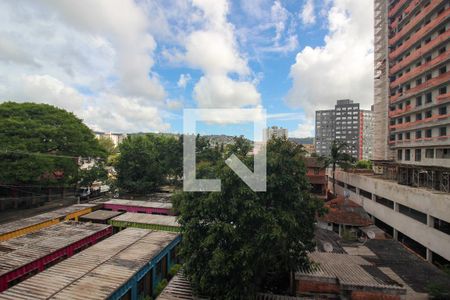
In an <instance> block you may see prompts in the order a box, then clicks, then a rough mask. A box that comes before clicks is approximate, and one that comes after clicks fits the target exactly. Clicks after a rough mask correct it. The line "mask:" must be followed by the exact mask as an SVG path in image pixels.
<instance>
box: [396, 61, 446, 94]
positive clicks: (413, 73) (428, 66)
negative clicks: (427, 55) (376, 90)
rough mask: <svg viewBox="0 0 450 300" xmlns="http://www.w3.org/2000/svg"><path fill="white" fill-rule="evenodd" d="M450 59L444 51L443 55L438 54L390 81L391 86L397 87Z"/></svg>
mask: <svg viewBox="0 0 450 300" xmlns="http://www.w3.org/2000/svg"><path fill="white" fill-rule="evenodd" d="M449 59H450V57H449V56H448V54H447V53H442V54H441V55H439V56H436V57H435V58H433V59H432V60H430V61H429V62H426V63H424V64H422V65H420V66H419V67H417V68H414V69H412V70H411V71H410V72H408V73H405V74H404V75H403V76H401V77H399V78H397V79H396V80H394V81H393V82H391V83H390V85H389V87H390V88H391V89H392V88H395V87H397V86H399V85H401V84H403V83H405V82H407V81H408V80H411V79H413V78H415V77H417V76H419V75H421V74H422V73H424V72H426V71H429V70H430V69H432V68H434V67H436V66H438V65H439V64H441V63H443V62H445V61H447V60H449Z"/></svg>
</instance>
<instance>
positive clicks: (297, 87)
mask: <svg viewBox="0 0 450 300" xmlns="http://www.w3.org/2000/svg"><path fill="white" fill-rule="evenodd" d="M372 7H373V1H371V0H334V2H333V3H332V7H331V9H330V10H329V12H328V26H329V27H328V34H327V36H326V37H325V45H324V46H321V47H315V48H312V47H309V46H307V47H305V48H304V49H303V50H302V51H300V52H299V53H298V54H297V56H296V60H295V63H294V64H293V65H292V66H291V71H290V76H291V78H292V80H293V85H292V88H291V89H290V91H289V92H288V94H287V97H286V101H287V103H288V104H289V105H291V106H292V107H299V108H302V109H303V110H304V111H305V114H306V118H309V119H314V111H315V110H317V109H325V108H329V107H333V105H334V104H335V102H336V100H337V99H343V98H350V99H353V100H355V101H356V102H359V103H361V104H362V106H363V107H366V108H368V107H369V105H370V104H371V103H372V101H373V79H372V78H373V76H372V75H373V31H372V30H371V29H372V28H373V15H372V14H373V9H372Z"/></svg>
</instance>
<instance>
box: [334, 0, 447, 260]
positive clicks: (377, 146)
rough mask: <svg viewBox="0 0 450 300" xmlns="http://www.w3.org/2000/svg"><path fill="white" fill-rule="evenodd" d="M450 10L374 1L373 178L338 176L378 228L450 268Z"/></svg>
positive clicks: (340, 186)
mask: <svg viewBox="0 0 450 300" xmlns="http://www.w3.org/2000/svg"><path fill="white" fill-rule="evenodd" d="M449 16H450V2H449V1H445V0H431V1H430V0H393V1H386V0H375V11H374V26H375V28H374V29H375V30H374V32H375V38H374V41H375V53H374V57H375V63H374V66H375V81H374V124H375V126H374V131H373V132H374V137H373V139H374V149H373V161H374V165H375V168H374V171H375V173H372V174H358V173H350V172H342V171H339V172H337V174H336V179H337V184H336V192H337V193H338V194H341V195H342V194H343V193H344V192H345V191H347V192H348V193H349V194H350V199H351V200H353V201H355V202H356V203H358V204H360V205H362V206H363V207H364V209H365V210H366V211H367V212H368V213H369V214H370V215H371V217H372V218H373V220H374V222H375V224H376V225H377V226H378V227H380V228H382V229H383V230H385V231H386V232H387V233H388V234H390V235H391V236H393V237H394V238H395V239H398V240H399V241H400V242H402V243H404V244H405V245H407V246H408V247H409V248H411V249H413V250H414V251H415V252H416V253H418V254H419V255H421V256H422V257H424V258H426V259H427V260H428V261H430V262H433V263H435V264H438V265H445V264H449V263H450V194H449V192H450V119H449V117H450V114H449V109H450V107H449V100H450V95H449V88H450V87H449V83H450V74H449V71H448V70H449V68H450V52H449V47H450V30H449V29H450V28H449V27H450V21H449Z"/></svg>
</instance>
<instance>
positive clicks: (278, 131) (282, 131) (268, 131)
mask: <svg viewBox="0 0 450 300" xmlns="http://www.w3.org/2000/svg"><path fill="white" fill-rule="evenodd" d="M263 134H264V137H265V138H266V139H267V140H270V139H271V138H274V137H275V138H282V137H285V138H288V130H287V129H286V128H283V127H278V126H272V127H268V128H265V129H264V132H263Z"/></svg>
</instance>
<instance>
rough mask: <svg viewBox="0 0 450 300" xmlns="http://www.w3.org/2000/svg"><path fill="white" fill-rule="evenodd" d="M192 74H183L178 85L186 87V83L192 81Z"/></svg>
mask: <svg viewBox="0 0 450 300" xmlns="http://www.w3.org/2000/svg"><path fill="white" fill-rule="evenodd" d="M191 79H192V78H191V75H190V74H189V73H187V74H181V75H180V78H179V79H178V82H177V85H178V87H180V88H183V89H184V88H185V87H186V85H187V84H188V83H189V81H191Z"/></svg>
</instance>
